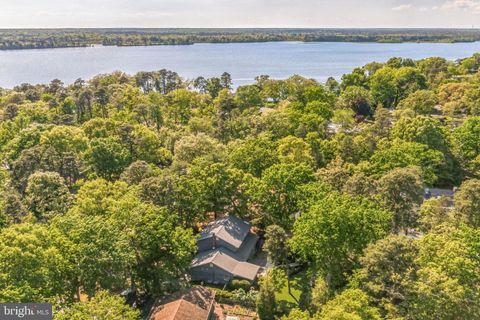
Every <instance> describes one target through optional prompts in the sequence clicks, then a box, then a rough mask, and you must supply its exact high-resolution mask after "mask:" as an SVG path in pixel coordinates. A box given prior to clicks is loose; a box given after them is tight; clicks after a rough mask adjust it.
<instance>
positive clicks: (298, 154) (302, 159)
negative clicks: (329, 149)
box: [277, 136, 313, 165]
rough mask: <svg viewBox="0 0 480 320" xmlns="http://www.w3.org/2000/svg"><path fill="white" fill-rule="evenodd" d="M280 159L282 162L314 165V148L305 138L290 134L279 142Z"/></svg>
mask: <svg viewBox="0 0 480 320" xmlns="http://www.w3.org/2000/svg"><path fill="white" fill-rule="evenodd" d="M277 152H278V159H279V160H280V162H282V163H305V164H307V165H313V157H312V150H311V149H310V146H309V145H308V144H307V143H306V142H305V141H303V139H300V138H297V137H294V136H288V137H285V138H283V139H281V140H280V141H279V142H278V151H277Z"/></svg>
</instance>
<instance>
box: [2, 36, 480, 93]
mask: <svg viewBox="0 0 480 320" xmlns="http://www.w3.org/2000/svg"><path fill="white" fill-rule="evenodd" d="M475 52H480V42H475V43H454V44H439V43H395V44H391V43H386V44H380V43H338V42H314V43H301V42H266V43H229V44H195V45H185V46H152V47H101V46H98V47H89V48H67V49H39V50H13V51H0V87H4V88H11V87H13V86H15V85H17V84H20V83H32V84H36V83H48V82H50V81H51V80H52V79H55V78H58V79H60V80H62V81H64V82H65V83H72V82H73V81H74V80H75V79H77V78H83V79H90V78H92V77H93V76H94V75H96V74H99V73H107V72H112V71H115V70H122V71H125V72H127V73H129V74H133V73H135V72H137V71H141V70H144V71H150V70H159V69H169V70H172V71H176V72H177V73H178V74H180V75H181V76H182V77H184V78H187V79H193V78H195V77H197V76H200V75H202V76H204V77H212V76H218V75H220V74H222V73H223V72H224V71H227V72H229V73H230V74H231V75H232V78H233V80H234V84H235V85H236V86H238V85H242V84H247V83H251V82H252V81H253V79H254V77H255V76H257V75H261V74H268V75H270V76H271V77H273V78H278V79H282V78H286V77H289V76H291V75H293V74H300V75H303V76H305V77H309V78H315V79H317V80H319V81H325V80H326V79H327V78H328V77H330V76H333V77H336V78H340V77H341V76H342V74H344V73H347V72H350V71H351V70H352V69H353V68H355V67H359V66H362V65H364V64H366V63H368V62H371V61H378V62H384V61H386V60H388V59H389V58H391V57H405V58H413V59H421V58H425V57H431V56H439V57H444V58H447V59H459V58H464V57H468V56H471V55H472V54H473V53H475Z"/></svg>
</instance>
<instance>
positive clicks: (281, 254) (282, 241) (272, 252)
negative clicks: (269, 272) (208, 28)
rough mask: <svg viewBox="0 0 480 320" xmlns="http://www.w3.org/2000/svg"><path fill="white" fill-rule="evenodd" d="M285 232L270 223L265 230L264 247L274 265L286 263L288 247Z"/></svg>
mask: <svg viewBox="0 0 480 320" xmlns="http://www.w3.org/2000/svg"><path fill="white" fill-rule="evenodd" d="M287 240H288V237H287V233H286V232H285V230H284V229H283V228H282V227H280V226H277V225H270V226H268V227H267V230H266V232H265V244H264V249H265V251H266V252H267V253H268V258H269V259H270V261H272V262H273V264H274V265H277V266H282V265H283V264H285V263H287V258H288V247H287Z"/></svg>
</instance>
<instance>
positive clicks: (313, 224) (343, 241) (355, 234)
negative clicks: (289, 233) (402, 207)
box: [290, 193, 391, 288]
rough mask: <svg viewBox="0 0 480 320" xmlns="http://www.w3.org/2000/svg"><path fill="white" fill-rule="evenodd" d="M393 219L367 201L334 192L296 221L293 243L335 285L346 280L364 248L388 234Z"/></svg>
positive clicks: (317, 202) (295, 251)
mask: <svg viewBox="0 0 480 320" xmlns="http://www.w3.org/2000/svg"><path fill="white" fill-rule="evenodd" d="M390 222H391V214H390V213H389V212H387V211H385V210H383V209H381V208H379V207H378V206H377V205H376V204H374V203H372V202H370V201H368V200H365V199H362V198H351V197H349V196H345V195H341V194H337V193H331V194H329V195H328V196H327V197H325V198H323V199H321V200H319V201H316V202H315V205H313V207H311V208H310V209H309V210H308V211H306V212H304V213H302V214H301V216H300V217H299V218H298V219H297V220H296V221H295V225H294V228H293V237H292V239H291V241H290V245H291V248H292V251H293V252H294V253H296V254H298V255H299V256H300V257H301V258H303V259H304V260H306V261H310V262H312V263H313V264H314V266H315V267H316V268H318V270H320V272H321V273H322V274H323V275H324V276H325V277H326V279H327V283H328V285H329V286H332V287H333V288H335V287H337V286H339V285H342V284H343V283H344V281H345V276H346V274H347V273H348V272H351V271H352V269H353V268H354V267H355V266H356V264H357V261H358V258H359V256H360V255H361V253H362V251H363V249H364V248H365V247H366V246H367V245H368V244H369V243H371V242H373V241H376V240H378V239H380V238H382V237H383V236H385V235H386V234H387V232H388V231H389V230H390Z"/></svg>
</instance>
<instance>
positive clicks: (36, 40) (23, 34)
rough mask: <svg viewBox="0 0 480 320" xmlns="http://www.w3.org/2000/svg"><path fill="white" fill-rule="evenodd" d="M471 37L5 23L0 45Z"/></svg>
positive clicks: (478, 36) (470, 36)
mask: <svg viewBox="0 0 480 320" xmlns="http://www.w3.org/2000/svg"><path fill="white" fill-rule="evenodd" d="M286 41H299V42H305V43H309V42H350V43H471V42H476V41H480V29H378V28H377V29H302V28H297V29H272V28H266V29H261V28H251V29H248V28H247V29H228V28H223V29H191V28H189V29H178V28H165V29H138V28H95V29H75V28H72V29H0V50H28V49H53V48H84V47H90V46H95V45H103V46H118V47H135V46H159V45H193V44H197V43H264V42H286Z"/></svg>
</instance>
